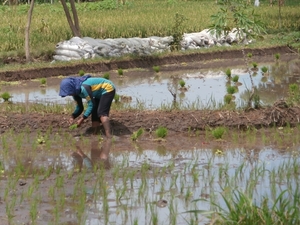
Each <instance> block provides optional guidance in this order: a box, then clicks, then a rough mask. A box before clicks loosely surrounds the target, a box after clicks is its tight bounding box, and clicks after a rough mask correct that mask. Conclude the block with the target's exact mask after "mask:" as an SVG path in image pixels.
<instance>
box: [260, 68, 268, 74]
mask: <svg viewBox="0 0 300 225" xmlns="http://www.w3.org/2000/svg"><path fill="white" fill-rule="evenodd" d="M261 71H262V72H263V73H264V74H265V73H267V72H268V67H266V66H263V67H262V68H261Z"/></svg>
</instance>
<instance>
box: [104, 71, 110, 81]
mask: <svg viewBox="0 0 300 225" xmlns="http://www.w3.org/2000/svg"><path fill="white" fill-rule="evenodd" d="M109 76H110V74H109V72H106V73H104V74H103V78H105V79H107V80H109Z"/></svg>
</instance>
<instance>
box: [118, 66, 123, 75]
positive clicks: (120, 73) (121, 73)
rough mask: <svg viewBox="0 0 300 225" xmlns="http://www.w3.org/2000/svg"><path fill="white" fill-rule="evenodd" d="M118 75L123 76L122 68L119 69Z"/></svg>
mask: <svg viewBox="0 0 300 225" xmlns="http://www.w3.org/2000/svg"><path fill="white" fill-rule="evenodd" d="M118 75H119V76H123V69H122V68H119V69H118Z"/></svg>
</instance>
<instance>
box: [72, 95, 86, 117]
mask: <svg viewBox="0 0 300 225" xmlns="http://www.w3.org/2000/svg"><path fill="white" fill-rule="evenodd" d="M73 99H74V100H75V102H76V108H75V110H74V112H73V113H72V118H73V119H76V118H77V117H78V116H80V114H81V113H82V112H83V110H84V107H83V103H82V98H81V97H79V96H78V95H75V96H73Z"/></svg>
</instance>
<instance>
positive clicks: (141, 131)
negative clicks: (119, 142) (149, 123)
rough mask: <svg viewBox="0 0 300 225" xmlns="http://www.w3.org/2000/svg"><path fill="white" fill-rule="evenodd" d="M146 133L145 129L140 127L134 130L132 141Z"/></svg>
mask: <svg viewBox="0 0 300 225" xmlns="http://www.w3.org/2000/svg"><path fill="white" fill-rule="evenodd" d="M143 133H144V129H143V128H140V129H138V130H137V131H135V132H133V134H132V135H131V140H132V141H137V139H138V138H139V137H140V136H141V135H142V134H143Z"/></svg>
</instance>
